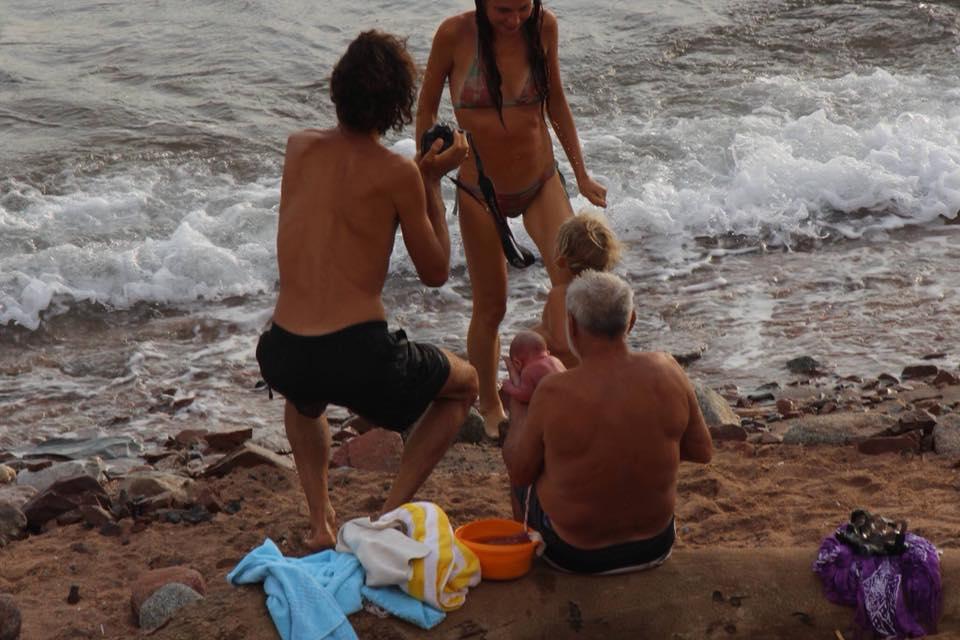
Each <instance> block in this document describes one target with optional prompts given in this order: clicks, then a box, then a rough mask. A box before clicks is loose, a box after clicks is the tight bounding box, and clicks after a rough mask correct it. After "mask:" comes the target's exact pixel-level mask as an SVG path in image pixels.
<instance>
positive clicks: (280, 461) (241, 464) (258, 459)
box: [203, 442, 294, 477]
mask: <svg viewBox="0 0 960 640" xmlns="http://www.w3.org/2000/svg"><path fill="white" fill-rule="evenodd" d="M260 465H269V466H272V467H277V468H280V469H290V470H293V468H294V466H293V462H292V461H291V460H290V458H288V457H284V456H279V455H277V454H275V453H274V452H273V451H269V450H267V449H264V448H263V447H260V446H257V445H255V444H251V443H249V442H248V443H246V444H244V445H243V446H242V447H240V448H239V449H236V450H235V451H233V452H231V453H228V454H227V455H225V456H224V457H223V458H221V459H220V460H218V461H217V462H215V463H213V464H212V465H210V466H209V467H207V468H206V469H205V470H204V471H203V475H204V476H208V477H209V476H217V477H221V476H225V475H227V474H228V473H230V472H231V471H233V470H234V469H238V468H243V469H249V468H251V467H258V466H260Z"/></svg>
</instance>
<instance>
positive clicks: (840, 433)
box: [777, 413, 897, 444]
mask: <svg viewBox="0 0 960 640" xmlns="http://www.w3.org/2000/svg"><path fill="white" fill-rule="evenodd" d="M896 424H897V420H896V419H895V418H893V417H891V416H888V415H886V414H882V413H831V414H828V415H815V416H802V417H800V418H793V419H791V420H784V421H783V422H780V423H777V432H778V433H782V434H783V443H784V444H849V443H856V442H860V441H861V440H865V439H867V438H872V437H874V436H879V435H882V434H883V433H884V432H885V431H887V430H888V429H891V428H893V427H894V426H895V425H896Z"/></svg>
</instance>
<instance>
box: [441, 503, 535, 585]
mask: <svg viewBox="0 0 960 640" xmlns="http://www.w3.org/2000/svg"><path fill="white" fill-rule="evenodd" d="M523 532H524V528H523V524H522V523H520V522H516V521H514V520H503V519H500V518H490V519H488V520H477V521H475V522H471V523H469V524H465V525H463V526H462V527H458V528H457V530H456V531H455V532H454V535H456V536H457V538H458V539H459V540H461V541H462V542H463V543H464V544H465V545H467V547H469V548H470V550H471V551H473V552H474V553H475V554H477V558H478V559H479V560H480V575H481V577H482V578H483V579H484V580H513V579H515V578H519V577H520V576H522V575H524V574H526V573H527V572H528V571H530V566H531V564H532V563H533V552H534V549H535V548H536V543H535V542H533V541H532V540H531V541H530V542H522V543H520V544H485V543H483V542H478V540H484V539H489V538H501V537H508V536H514V535H517V534H518V533H523Z"/></svg>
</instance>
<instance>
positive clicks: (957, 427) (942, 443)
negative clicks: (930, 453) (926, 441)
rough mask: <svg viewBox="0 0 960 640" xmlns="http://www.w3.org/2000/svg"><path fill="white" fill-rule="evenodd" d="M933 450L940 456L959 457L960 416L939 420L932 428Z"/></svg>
mask: <svg viewBox="0 0 960 640" xmlns="http://www.w3.org/2000/svg"><path fill="white" fill-rule="evenodd" d="M933 450H934V451H936V452H937V453H939V454H941V455H946V456H960V415H957V414H955V413H952V414H950V415H946V416H943V417H941V418H940V422H939V423H937V426H935V427H934V428H933Z"/></svg>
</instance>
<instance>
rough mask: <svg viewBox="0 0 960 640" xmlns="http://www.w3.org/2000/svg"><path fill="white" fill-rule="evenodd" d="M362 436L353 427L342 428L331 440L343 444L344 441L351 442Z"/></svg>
mask: <svg viewBox="0 0 960 640" xmlns="http://www.w3.org/2000/svg"><path fill="white" fill-rule="evenodd" d="M358 435H360V434H359V433H358V432H357V430H356V429H354V428H353V427H341V428H340V429H339V430H338V431H337V432H336V433H334V434H333V436H331V439H332V440H333V441H334V442H343V441H344V440H350V439H352V438H356V437H357V436H358Z"/></svg>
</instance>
